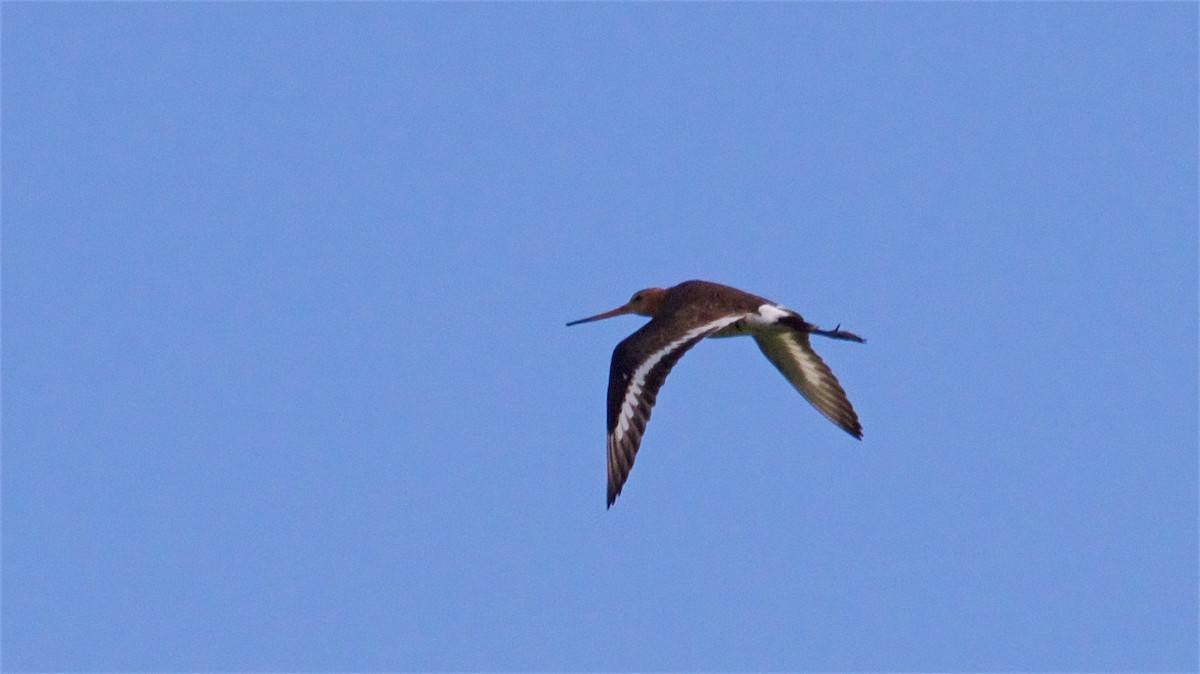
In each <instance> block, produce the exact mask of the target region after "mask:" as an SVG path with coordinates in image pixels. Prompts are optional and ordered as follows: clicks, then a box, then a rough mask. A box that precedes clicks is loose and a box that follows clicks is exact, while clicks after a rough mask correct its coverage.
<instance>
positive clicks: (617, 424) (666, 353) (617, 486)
mask: <svg viewBox="0 0 1200 674" xmlns="http://www.w3.org/2000/svg"><path fill="white" fill-rule="evenodd" d="M741 317H742V314H737V315H733V316H722V317H720V318H717V319H714V320H712V321H709V322H708V323H704V324H703V325H700V326H697V327H695V328H692V329H691V330H688V331H686V332H683V333H679V332H678V331H677V330H675V329H673V327H672V325H671V324H668V323H664V322H662V321H658V320H657V319H656V320H652V321H650V322H649V323H647V324H646V325H644V326H642V328H641V329H640V330H638V331H637V332H635V333H633V334H632V335H630V336H629V337H627V338H626V339H625V341H623V342H621V343H620V344H618V345H617V348H616V349H615V350H614V351H613V357H612V366H611V367H610V368H609V373H608V506H609V507H610V508H611V507H612V504H613V502H614V501H616V500H617V494H620V493H621V487H622V486H623V485H624V484H625V480H626V478H628V477H629V471H630V470H632V469H633V460H634V457H636V456H637V451H638V447H639V446H640V445H641V444H642V434H643V433H645V431H646V422H648V421H649V420H650V410H651V409H652V408H653V407H654V401H655V398H657V397H658V389H660V388H661V387H662V385H663V382H664V381H666V378H667V374H668V373H669V372H670V371H671V368H672V367H675V363H677V362H679V359H680V358H681V357H682V356H683V354H684V353H685V352H686V351H687V350H688V349H690V348H692V347H693V346H695V345H696V343H697V342H699V341H700V340H702V339H704V338H705V337H708V336H709V335H711V334H713V333H714V332H716V331H718V330H720V329H721V328H724V327H725V326H727V325H730V324H731V323H734V322H736V321H737V320H738V319H739V318H741ZM676 325H677V324H676Z"/></svg>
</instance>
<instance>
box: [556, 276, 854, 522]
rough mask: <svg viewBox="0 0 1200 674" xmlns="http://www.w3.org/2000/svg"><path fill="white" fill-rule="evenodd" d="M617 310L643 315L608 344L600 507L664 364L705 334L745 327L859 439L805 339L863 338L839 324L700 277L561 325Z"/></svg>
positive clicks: (844, 402)
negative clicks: (829, 325) (827, 324)
mask: <svg viewBox="0 0 1200 674" xmlns="http://www.w3.org/2000/svg"><path fill="white" fill-rule="evenodd" d="M622 314H637V315H639V316H650V317H651V318H650V322H649V323H646V324H645V325H643V326H642V327H641V328H639V329H638V330H637V331H636V332H634V333H633V334H632V335H630V336H628V337H626V338H625V339H624V340H623V341H622V342H621V343H620V344H618V345H617V348H616V349H614V350H613V355H612V365H611V366H610V367H609V373H608V507H609V508H611V507H612V505H613V503H614V502H615V501H616V500H617V496H618V495H619V494H620V493H621V488H622V487H623V486H624V485H625V480H626V479H628V477H629V471H630V470H632V469H633V460H634V458H635V457H636V456H637V452H638V447H639V446H640V445H641V443H642V435H643V434H644V433H645V432H646V423H647V422H648V421H649V420H650V411H651V409H653V407H654V401H655V399H656V398H657V397H658V390H659V389H660V388H661V387H662V385H663V382H664V381H665V380H666V378H667V374H668V373H670V371H671V368H672V367H674V366H675V363H677V362H679V359H680V358H681V357H682V356H683V354H684V353H685V352H687V350H688V349H690V348H692V347H693V346H695V345H696V343H697V342H699V341H700V340H702V339H704V338H705V337H735V336H737V335H750V336H751V337H754V341H755V342H757V343H758V348H760V349H762V352H763V355H765V356H766V357H767V360H769V361H771V363H772V364H774V365H775V367H776V368H778V369H779V371H780V372H782V373H783V376H784V377H786V378H787V380H788V381H789V382H791V384H792V386H794V387H796V390H797V391H799V392H800V394H801V395H803V396H804V397H805V398H806V399H807V400H808V402H810V403H812V406H813V407H815V408H817V411H818V412H820V413H821V414H824V415H825V416H826V417H827V418H828V419H829V420H830V421H832V422H833V423H835V424H837V425H838V426H839V427H840V428H841V429H842V430H844V431H846V432H847V433H849V434H850V435H853V436H854V437H856V438H859V439H862V425H861V424H860V423H859V422H858V415H857V414H855V412H854V408H853V407H852V406H851V405H850V400H849V399H847V398H846V392H845V391H843V390H842V386H841V384H839V383H838V380H837V377H834V376H833V372H832V371H830V369H829V366H828V365H826V364H825V363H824V361H822V360H821V357H820V356H818V355H817V353H816V352H815V351H813V349H812V345H811V344H809V339H808V336H809V335H821V336H822V337H830V338H832V339H844V340H849V341H852V342H865V341H866V340H864V339H863V338H862V337H859V336H858V335H856V334H854V333H852V332H847V331H845V330H842V329H841V325H838V326H837V327H835V328H834V329H833V330H822V329H821V328H818V327H817V326H815V325H813V324H812V323H809V322H808V321H805V320H804V318H802V317H801V316H800V314H798V313H796V312H795V311H792V310H791V309H788V308H787V307H784V306H783V305H780V304H776V303H775V302H772V301H770V300H768V299H764V298H762V297H759V296H758V295H751V294H750V293H748V292H744V291H741V290H738V289H737V288H730V287H729V286H724V285H720V284H718V283H710V282H708V281H685V282H683V283H680V284H679V285H677V286H674V287H671V288H666V289H663V288H647V289H645V290H639V291H637V292H636V293H634V294H633V297H632V298H630V300H629V301H628V302H626V303H625V304H624V305H622V306H619V307H617V308H616V309H613V310H612V311H606V312H604V313H602V314H597V315H595V316H592V317H590V318H583V319H580V320H578V321H571V322H570V323H567V325H568V326H571V325H578V324H579V323H588V322H591V321H599V320H602V319H605V318H611V317H613V316H620V315H622Z"/></svg>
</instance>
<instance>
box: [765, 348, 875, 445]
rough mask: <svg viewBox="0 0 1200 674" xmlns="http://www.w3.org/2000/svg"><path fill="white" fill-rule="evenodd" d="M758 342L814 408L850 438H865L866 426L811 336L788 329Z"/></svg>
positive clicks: (769, 358) (767, 355) (766, 354)
mask: <svg viewBox="0 0 1200 674" xmlns="http://www.w3.org/2000/svg"><path fill="white" fill-rule="evenodd" d="M754 341H756V342H758V348H760V349H762V352H763V354H764V355H765V356H766V357H767V359H768V360H770V361H771V362H772V363H774V364H775V367H777V368H779V371H780V372H782V373H783V376H784V377H787V380H788V381H790V382H791V383H792V386H795V387H796V390H797V391H799V392H800V393H801V394H802V395H803V396H804V397H805V398H806V399H808V402H810V403H812V406H813V407H815V408H817V411H819V412H820V413H821V414H824V415H825V416H826V417H827V418H828V419H829V420H830V421H832V422H833V423H835V424H837V425H838V426H840V427H841V428H842V430H844V431H846V432H847V433H849V434H850V435H853V436H854V437H856V438H859V439H860V440H861V439H862V424H860V423H858V415H857V414H855V413H854V408H853V407H852V406H851V405H850V400H849V399H848V398H846V392H845V391H843V390H842V385H841V384H839V383H838V380H837V377H835V376H833V372H832V371H831V370H830V369H829V366H828V365H826V364H825V362H824V361H822V360H821V357H820V356H818V355H817V352H816V351H813V349H812V345H811V344H810V343H809V340H808V333H807V332H804V331H801V330H788V331H783V332H775V333H769V334H756V335H755V336H754Z"/></svg>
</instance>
